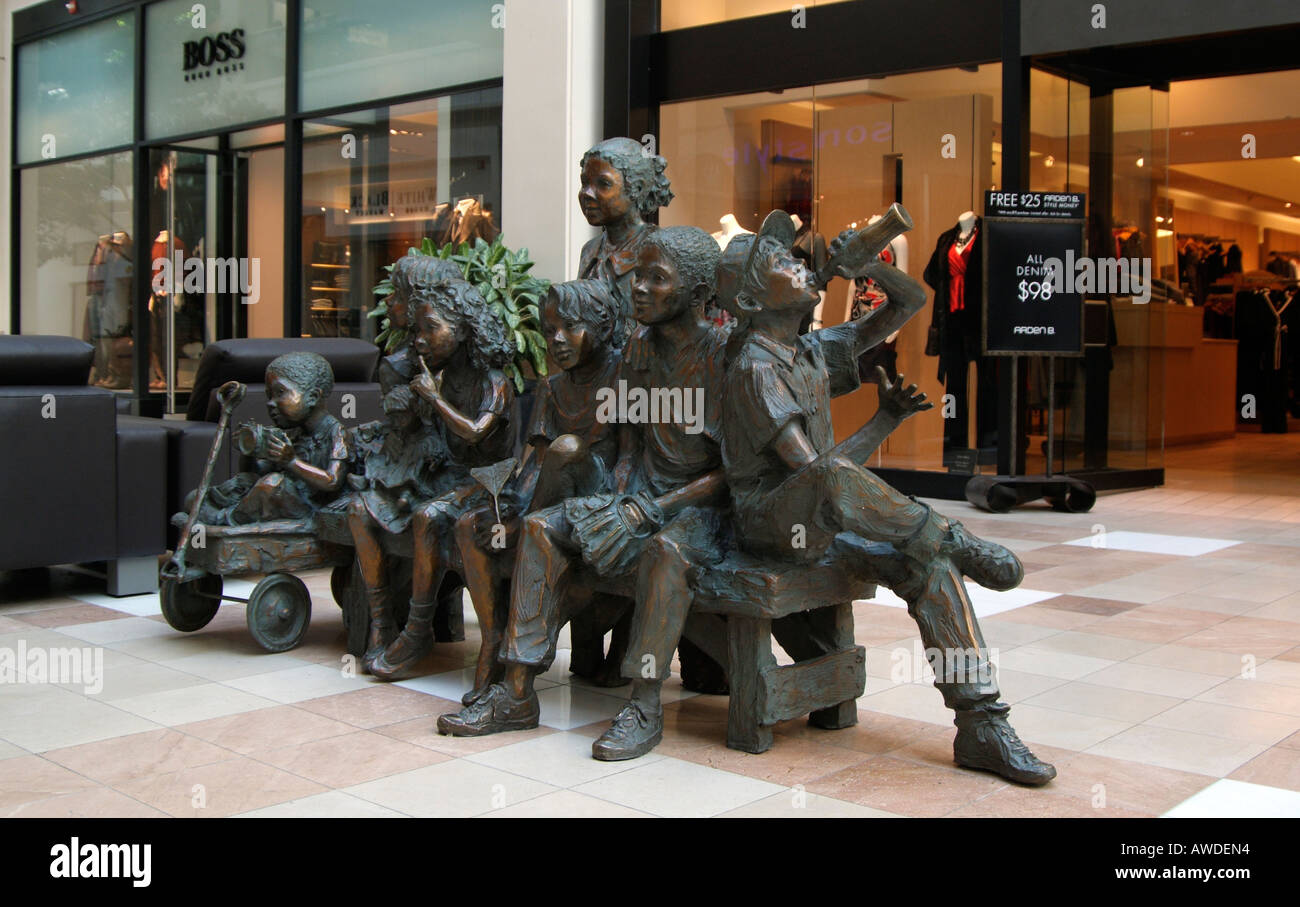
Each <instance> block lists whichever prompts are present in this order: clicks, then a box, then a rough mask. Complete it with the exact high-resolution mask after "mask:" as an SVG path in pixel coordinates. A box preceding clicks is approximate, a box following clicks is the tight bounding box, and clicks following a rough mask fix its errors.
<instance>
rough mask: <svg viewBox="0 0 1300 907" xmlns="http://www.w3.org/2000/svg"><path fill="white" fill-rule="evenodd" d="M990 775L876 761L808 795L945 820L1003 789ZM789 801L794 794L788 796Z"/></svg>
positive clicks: (877, 758)
mask: <svg viewBox="0 0 1300 907" xmlns="http://www.w3.org/2000/svg"><path fill="white" fill-rule="evenodd" d="M1004 784H1005V782H1003V781H1002V780H1001V779H1000V778H997V777H995V776H993V775H990V774H988V773H986V772H976V771H969V770H963V769H959V768H956V767H953V766H951V763H950V764H949V766H939V765H925V764H922V763H920V762H916V761H913V760H911V759H900V758H897V757H895V756H874V757H872V758H870V759H868V760H867V761H865V762H860V763H858V764H857V765H855V766H852V767H850V768H847V769H845V770H843V771H841V772H836V773H835V774H833V775H828V776H826V777H825V778H822V779H820V780H818V781H814V782H813V783H812V784H810V785H808V788H807V789H808V791H809V792H811V793H816V794H821V795H823V796H827V797H832V798H834V799H836V800H846V801H848V802H851V803H856V804H858V805H860V806H868V807H871V808H873V809H880V810H884V811H885V812H891V813H895V814H897V815H900V816H913V817H923V816H942V815H946V814H948V813H950V812H952V811H953V810H955V809H960V808H961V807H963V806H965V805H966V804H968V803H972V802H974V801H975V800H978V799H979V798H980V797H984V796H988V794H990V793H992V792H993V791H994V790H997V789H998V788H999V787H1002V786H1004ZM785 796H787V797H789V796H790V793H789V792H786V794H785Z"/></svg>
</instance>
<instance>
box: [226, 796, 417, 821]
mask: <svg viewBox="0 0 1300 907" xmlns="http://www.w3.org/2000/svg"><path fill="white" fill-rule="evenodd" d="M235 818H237V819H404V818H406V817H405V816H404V815H402V814H401V813H399V812H397V811H396V810H392V809H387V808H385V807H383V806H379V805H378V804H376V803H370V802H368V801H366V800H362V799H360V798H358V797H353V796H352V795H350V794H345V793H343V791H341V790H331V791H326V792H325V793H323V794H313V795H311V796H310V797H303V798H302V799H301V800H290V801H289V802H287V803H277V804H276V805H275V806H264V807H262V808H261V809H252V810H249V811H248V812H246V813H239V814H238V815H236V816H235Z"/></svg>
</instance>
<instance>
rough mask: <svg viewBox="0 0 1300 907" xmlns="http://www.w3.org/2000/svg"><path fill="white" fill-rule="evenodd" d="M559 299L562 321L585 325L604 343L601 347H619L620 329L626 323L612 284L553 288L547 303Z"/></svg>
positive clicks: (557, 305) (588, 282)
mask: <svg viewBox="0 0 1300 907" xmlns="http://www.w3.org/2000/svg"><path fill="white" fill-rule="evenodd" d="M551 298H554V299H555V308H556V311H558V312H559V313H560V317H561V318H570V319H573V320H574V321H581V322H582V323H583V324H585V325H586V326H587V327H588V328H590V329H591V332H592V333H593V334H595V336H596V338H597V339H598V340H599V341H600V344H601V346H617V345H618V342H619V339H620V338H619V336H618V331H617V330H616V328H617V327H618V326H619V325H620V323H621V322H622V310H621V309H620V307H619V303H618V300H617V299H615V298H614V294H613V291H612V290H611V289H610V287H609V284H607V283H605V281H603V280H569V281H565V282H564V283H555V284H551V288H550V290H548V291H547V294H546V299H551Z"/></svg>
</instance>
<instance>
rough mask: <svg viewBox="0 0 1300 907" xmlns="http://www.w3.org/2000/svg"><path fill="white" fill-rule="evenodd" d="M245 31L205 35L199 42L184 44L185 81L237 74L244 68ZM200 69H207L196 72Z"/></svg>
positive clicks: (240, 29) (238, 29) (236, 30)
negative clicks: (231, 73)
mask: <svg viewBox="0 0 1300 907" xmlns="http://www.w3.org/2000/svg"><path fill="white" fill-rule="evenodd" d="M244 51H245V47H244V30H243V29H242V28H236V29H232V30H230V31H223V32H221V33H220V34H218V35H216V36H212V35H204V36H203V37H202V38H199V39H198V40H197V41H186V42H185V44H184V52H185V65H184V67H183V69H184V70H185V81H186V82H192V81H195V80H196V79H207V78H210V77H211V76H212V75H213V74H214V73H215V74H216V75H219V76H220V75H225V74H226V73H230V72H237V71H239V70H241V69H243V68H244V64H243V63H242V62H238V61H241V60H243V58H244ZM200 67H205V68H204V69H203V70H202V71H201V72H196V71H195V70H198V69H199V68H200Z"/></svg>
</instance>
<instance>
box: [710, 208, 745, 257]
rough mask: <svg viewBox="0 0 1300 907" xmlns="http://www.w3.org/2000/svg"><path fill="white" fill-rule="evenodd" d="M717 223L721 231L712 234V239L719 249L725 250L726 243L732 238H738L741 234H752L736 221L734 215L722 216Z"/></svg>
mask: <svg viewBox="0 0 1300 907" xmlns="http://www.w3.org/2000/svg"><path fill="white" fill-rule="evenodd" d="M718 223H719V224H721V225H722V229H721V230H718V231H717V232H716V233H714V234H713V239H714V241H716V242H717V244H718V248H719V249H725V248H727V243H729V242H731V239H732V237H733V236H739V235H740V234H741V233H752V232H754V231H752V230H746V229H745V228H744V227H742V226H741V225H740V221H738V220H736V215H734V214H724V215H722V217H720V218H719V219H718Z"/></svg>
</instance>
